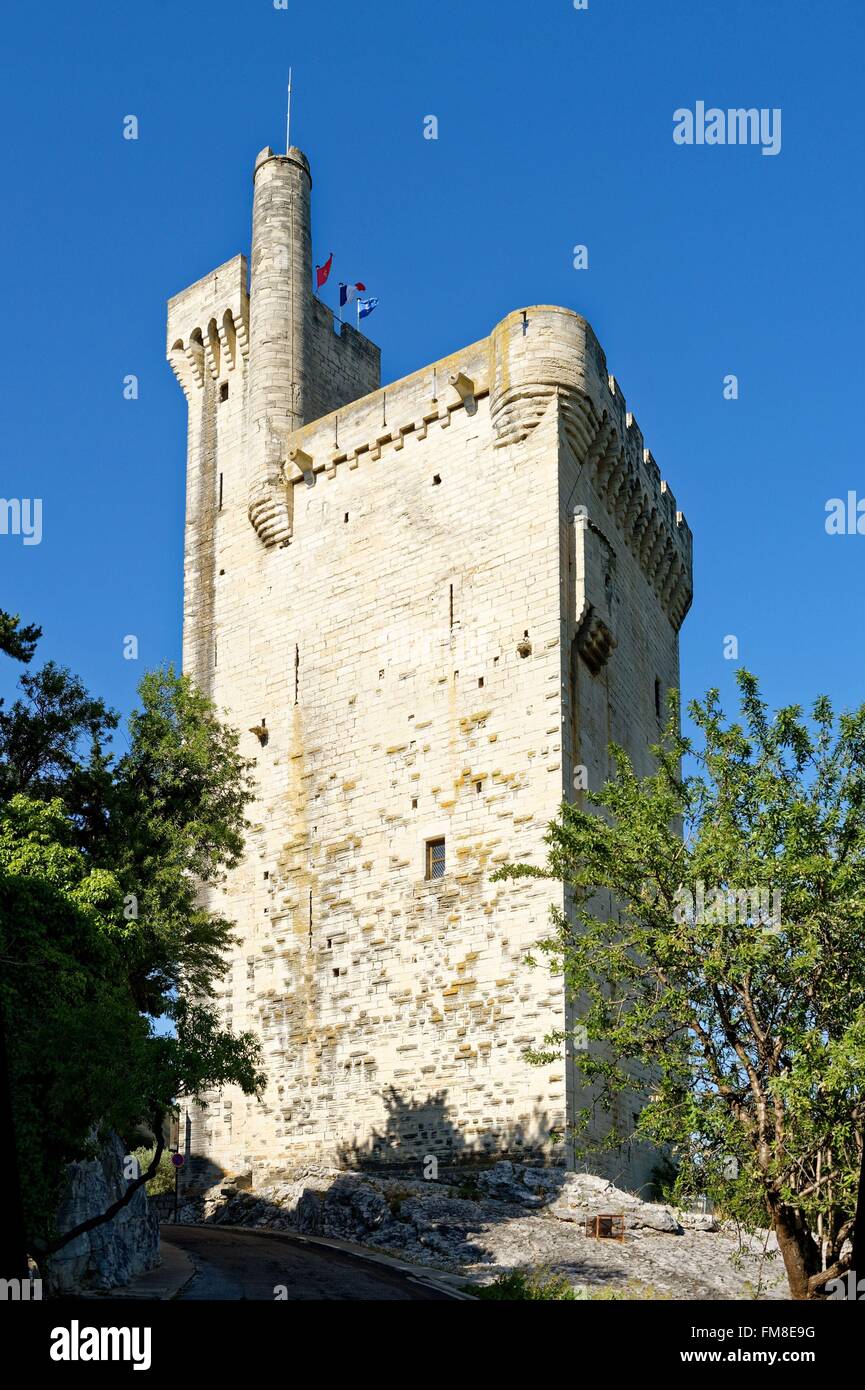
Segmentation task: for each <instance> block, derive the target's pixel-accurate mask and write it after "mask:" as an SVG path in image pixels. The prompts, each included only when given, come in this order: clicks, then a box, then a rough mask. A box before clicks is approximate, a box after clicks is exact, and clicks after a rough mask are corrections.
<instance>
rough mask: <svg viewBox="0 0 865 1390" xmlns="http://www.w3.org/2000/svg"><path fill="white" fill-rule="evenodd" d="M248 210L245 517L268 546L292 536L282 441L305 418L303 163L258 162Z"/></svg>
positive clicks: (293, 156) (270, 156) (307, 265)
mask: <svg viewBox="0 0 865 1390" xmlns="http://www.w3.org/2000/svg"><path fill="white" fill-rule="evenodd" d="M253 180H254V192H253V202H252V263H251V282H250V305H249V307H250V376H249V405H248V409H249V418H248V434H247V441H248V459H249V517H250V520H251V521H252V523H253V525H254V526H255V529H256V531H257V532H258V534H259V536H260V537H261V539H262V540H263V541H264V542H265V544H268V545H273V544H281V543H283V544H284V543H285V542H286V541H287V540H288V538H289V536H290V535H291V510H290V509H291V493H290V489H286V488H285V486H284V484H283V478H282V465H283V462H284V458H285V439H286V436H287V435H288V434H290V433H291V432H292V431H293V430H296V429H298V428H299V427H300V426H301V425H302V424H304V423H305V422H306V420H307V419H308V418H309V402H310V397H309V376H310V365H311V364H310V362H309V346H310V329H309V321H310V315H311V303H310V301H311V299H312V289H311V284H310V282H311V278H312V250H311V244H310V212H309V194H310V189H311V187H312V179H311V177H310V172H309V163H308V161H307V158H306V155H304V154H302V153H301V151H300V150H298V149H295V148H294V147H292V149H290V150H289V152H288V154H286V155H277V154H274V153H273V150H272V149H270V147H269V146H267V147H266V148H265V149H263V150H262V151H261V153H260V154H259V155H258V158H257V159H256V161H255V173H254V175H253Z"/></svg>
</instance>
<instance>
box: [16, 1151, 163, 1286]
mask: <svg viewBox="0 0 865 1390" xmlns="http://www.w3.org/2000/svg"><path fill="white" fill-rule="evenodd" d="M126 1155H127V1150H126V1147H125V1146H124V1145H123V1144H122V1143H121V1141H120V1139H119V1138H118V1137H117V1135H113V1136H112V1137H111V1139H109V1140H108V1141H107V1142H106V1143H105V1144H104V1145H103V1147H102V1149H101V1151H100V1154H99V1156H98V1158H95V1159H91V1160H88V1161H86V1162H80V1163H71V1164H70V1165H69V1169H68V1177H67V1185H66V1191H65V1194H64V1197H63V1201H62V1203H61V1205H60V1209H59V1211H58V1214H57V1230H58V1232H63V1231H68V1230H70V1229H71V1228H72V1227H73V1226H77V1225H79V1224H80V1223H81V1222H82V1221H86V1220H88V1218H89V1217H91V1216H97V1215H98V1214H99V1213H100V1212H103V1211H105V1210H107V1208H108V1207H110V1206H111V1205H112V1203H113V1202H116V1201H117V1200H118V1198H120V1197H122V1196H123V1193H124V1192H125V1191H126V1187H127V1180H126V1178H125V1177H124V1175H123V1165H124V1160H125V1158H126ZM158 1263H159V1219H158V1217H157V1214H156V1212H155V1211H151V1210H150V1209H149V1207H148V1203H147V1193H146V1192H145V1190H144V1188H143V1187H140V1188H139V1189H138V1191H137V1192H136V1193H135V1194H134V1195H133V1197H132V1198H131V1199H130V1201H129V1202H128V1203H127V1205H126V1206H125V1207H122V1208H121V1210H120V1211H119V1212H118V1213H117V1215H116V1216H115V1217H113V1218H112V1219H111V1220H110V1221H106V1222H103V1224H102V1225H101V1226H95V1227H94V1228H93V1230H92V1231H87V1232H86V1233H85V1234H84V1235H81V1236H78V1237H77V1238H76V1239H75V1240H72V1241H70V1242H69V1244H68V1245H64V1246H62V1247H61V1249H60V1250H58V1251H57V1252H56V1254H54V1255H52V1256H51V1257H50V1259H48V1260H46V1261H44V1262H43V1277H44V1278H45V1279H46V1281H47V1285H48V1289H49V1291H50V1292H51V1293H54V1294H60V1293H75V1292H85V1291H96V1290H107V1289H113V1288H117V1287H118V1286H120V1285H123V1284H128V1283H129V1282H130V1280H131V1279H134V1278H135V1277H136V1276H137V1275H139V1274H143V1273H144V1272H145V1271H146V1270H148V1269H152V1268H153V1267H154V1265H156V1264H158Z"/></svg>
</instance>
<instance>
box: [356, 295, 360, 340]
mask: <svg viewBox="0 0 865 1390" xmlns="http://www.w3.org/2000/svg"><path fill="white" fill-rule="evenodd" d="M356 303H357V331H358V333H359V332H360V295H358V297H357V301H356Z"/></svg>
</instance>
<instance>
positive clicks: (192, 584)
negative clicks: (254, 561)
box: [167, 256, 249, 691]
mask: <svg viewBox="0 0 865 1390" xmlns="http://www.w3.org/2000/svg"><path fill="white" fill-rule="evenodd" d="M246 279H247V268H246V257H245V256H235V257H234V259H233V260H231V261H227V262H226V264H225V265H223V266H220V267H219V268H218V269H217V270H214V271H212V272H211V274H210V275H205V276H204V278H203V279H201V280H198V281H196V283H195V284H194V285H190V287H189V288H188V289H186V290H184V291H183V292H182V293H181V294H178V295H175V296H174V298H173V299H171V300H169V303H168V339H167V352H168V360H169V362H170V363H171V366H172V368H173V370H174V373H175V375H176V377H177V379H178V381H179V383H180V386H181V388H182V390H183V393H184V395H185V396H186V400H187V403H188V407H189V414H188V425H187V468H186V529H185V545H184V576H183V669H184V670H185V671H186V672H188V673H189V674H192V675H194V676H195V677H196V679H197V681H198V682H199V684H200V685H201V687H202V689H204V690H205V691H210V690H211V688H212V687H211V679H212V671H213V665H214V659H215V653H214V642H215V631H214V592H215V589H214V584H215V577H216V571H215V545H216V537H217V530H218V527H219V524H220V514H221V511H222V508H223V506H225V505H226V504H227V502H228V500H229V499H230V498H233V499H234V501H237V499H238V498H239V496H240V492H239V487H240V481H241V478H243V479H245V476H246V408H247V404H246V383H247V364H248V358H249V296H248V294H247V288H246ZM243 503H244V506H245V505H246V496H245V488H244V492H243Z"/></svg>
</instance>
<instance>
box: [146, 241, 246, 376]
mask: <svg viewBox="0 0 865 1390" xmlns="http://www.w3.org/2000/svg"><path fill="white" fill-rule="evenodd" d="M246 278H247V270H246V257H245V256H242V255H239V256H234V257H233V258H232V260H230V261H226V262H225V264H224V265H221V266H218V267H217V268H216V270H212V271H211V272H210V274H209V275H204V276H202V278H201V279H200V280H196V282H195V284H194V285H190V286H189V287H188V288H187V289H185V290H182V291H181V292H180V294H176V295H174V297H173V298H172V299H169V301H168V336H167V342H166V353H167V357H168V361H169V362H170V363H171V367H172V370H173V371H174V375H175V376H176V377H177V380H178V381H179V382H180V386H181V388H182V390H183V393H184V395H185V396H186V399H187V400H191V398H192V396H193V394H194V392H195V391H196V390H201V389H203V387H204V383H205V379H206V376H208V375H209V376H210V377H212V378H213V380H214V381H219V380H220V379H221V378H223V377H225V376H226V375H228V374H229V373H231V372H234V371H236V370H237V368H238V367H241V368H242V366H243V363H244V362H245V360H246V358H247V357H248V356H249V295H248V294H247V290H246Z"/></svg>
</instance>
